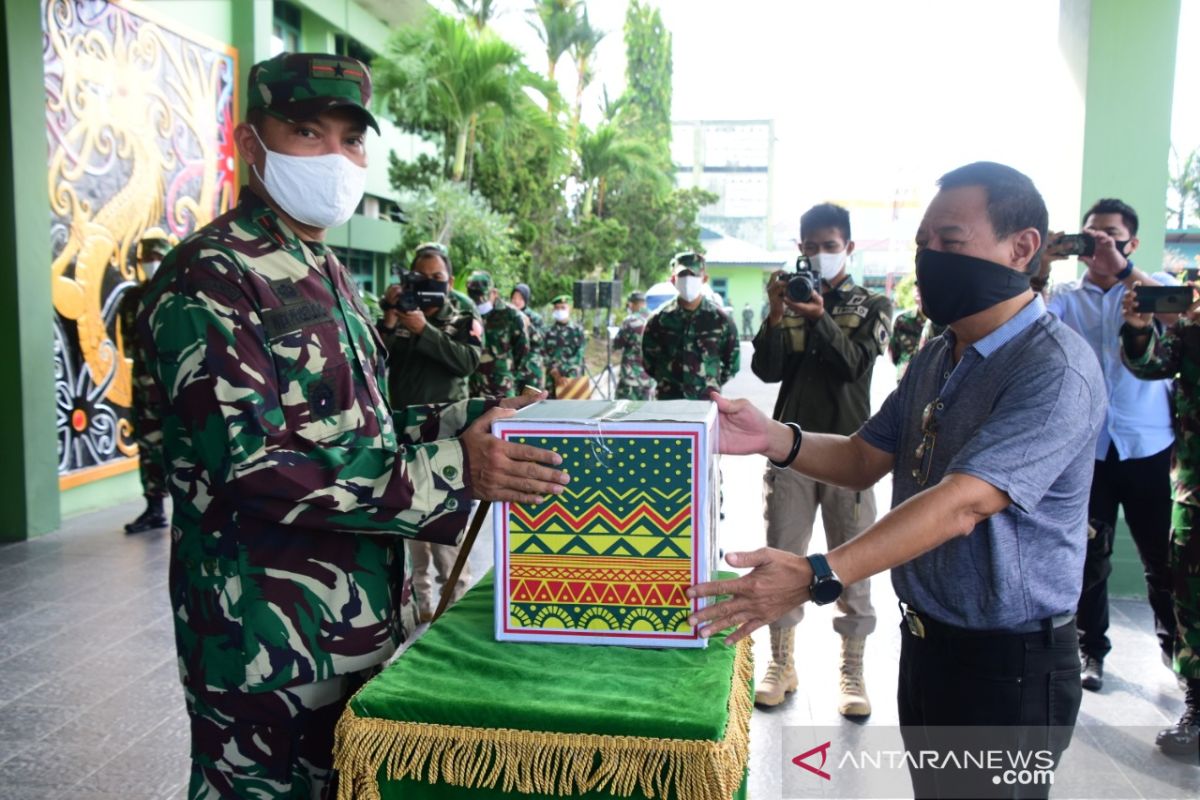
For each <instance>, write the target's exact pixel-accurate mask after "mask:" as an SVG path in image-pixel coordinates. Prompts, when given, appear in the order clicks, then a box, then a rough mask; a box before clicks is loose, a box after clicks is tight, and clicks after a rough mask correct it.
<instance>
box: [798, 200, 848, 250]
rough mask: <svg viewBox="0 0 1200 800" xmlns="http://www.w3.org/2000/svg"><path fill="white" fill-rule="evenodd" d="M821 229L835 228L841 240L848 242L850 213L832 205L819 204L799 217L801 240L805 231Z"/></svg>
mask: <svg viewBox="0 0 1200 800" xmlns="http://www.w3.org/2000/svg"><path fill="white" fill-rule="evenodd" d="M822 228H837V229H838V231H839V232H840V233H841V234H842V238H843V239H845V240H846V241H847V242H848V241H850V212H849V211H847V210H846V209H844V208H842V207H841V206H839V205H835V204H833V203H819V204H818V205H815V206H813V207H812V208H810V209H809V210H808V211H805V212H804V214H802V215H801V217H800V238H801V239H803V238H804V232H805V231H819V230H821V229H822Z"/></svg>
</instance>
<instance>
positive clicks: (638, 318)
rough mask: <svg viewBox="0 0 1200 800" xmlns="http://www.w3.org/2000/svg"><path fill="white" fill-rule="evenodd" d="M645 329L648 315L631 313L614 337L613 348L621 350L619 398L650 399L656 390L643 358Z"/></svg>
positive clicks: (618, 382)
mask: <svg viewBox="0 0 1200 800" xmlns="http://www.w3.org/2000/svg"><path fill="white" fill-rule="evenodd" d="M645 329H646V317H644V316H642V315H641V314H630V315H629V316H628V317H626V318H625V321H624V322H622V323H621V328H620V330H618V331H617V335H616V336H615V337H614V338H613V348H614V349H616V350H620V351H621V372H620V377H619V378H618V380H617V399H618V400H649V399H650V393H651V392H652V391H654V381H653V379H651V377H650V376H649V375H647V374H646V363H645V361H644V360H643V359H642V332H643V331H644V330H645Z"/></svg>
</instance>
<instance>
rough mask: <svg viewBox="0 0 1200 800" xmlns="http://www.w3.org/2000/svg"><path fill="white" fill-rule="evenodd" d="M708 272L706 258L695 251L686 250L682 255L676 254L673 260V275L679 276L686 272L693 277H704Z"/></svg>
mask: <svg viewBox="0 0 1200 800" xmlns="http://www.w3.org/2000/svg"><path fill="white" fill-rule="evenodd" d="M706 270H707V267H706V265H705V263H704V256H702V255H700V254H699V253H697V252H695V251H693V250H684V251H683V252H681V253H676V254H675V257H674V258H672V259H671V274H672V275H678V274H679V273H681V272H685V271H686V272H690V273H692V274H693V275H703V274H704V273H705V271H706Z"/></svg>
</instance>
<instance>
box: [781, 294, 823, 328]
mask: <svg viewBox="0 0 1200 800" xmlns="http://www.w3.org/2000/svg"><path fill="white" fill-rule="evenodd" d="M783 303H784V305H786V306H787V307H788V308H790V309H791V310H792V311H795V312H796V313H797V314H799V315H800V316H802V317H804V318H805V319H810V320H814V321H815V320H818V319H820V318H821V315H822V314H824V313H825V298H824V297H822V296H821V293H820V292H813V293H812V298H811V299H810V300H809V301H808V302H807V303H797V302H796V301H795V300H788V299H787V298H786V297H785V298H783Z"/></svg>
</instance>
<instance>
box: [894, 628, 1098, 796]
mask: <svg viewBox="0 0 1200 800" xmlns="http://www.w3.org/2000/svg"><path fill="white" fill-rule="evenodd" d="M924 633H925V635H924V637H923V638H922V637H918V636H917V635H915V634H914V633H913V632H912V631H911V630H909V628H908V626H907V625H906V624H903V623H902V624H901V638H902V642H901V647H900V682H899V687H898V690H897V699H898V707H899V712H900V725H901V733H902V735H903V737H904V746H905V749H906V750H907V751H908V752H909V753H919V752H920V751H934V752H937V753H942V754H945V753H949V752H951V751H954V752H958V753H961V752H963V751H964V750H971V751H974V752H978V751H981V750H1000V751H1004V752H1005V753H1006V754H1007V753H1010V752H1011V753H1014V754H1015V753H1018V752H1025V753H1030V752H1037V753H1041V754H1043V755H1041V756H1039V761H1040V763H1041V764H1043V765H1045V764H1046V762H1047V761H1049V762H1051V763H1052V765H1053V766H1051V767H1050V769H1053V768H1054V767H1057V765H1058V761H1059V758H1060V756H1061V755H1062V752H1063V751H1064V750H1065V749H1066V748H1067V745H1068V744H1070V742H1071V732H1072V730H1073V729H1074V727H1075V717H1076V715H1077V714H1078V713H1079V702H1080V699H1081V696H1082V694H1083V690H1082V687H1081V686H1080V683H1079V654H1078V647H1079V639H1078V635H1077V633H1076V630H1075V626H1074V624H1073V623H1070V622H1068V623H1067V624H1065V625H1062V626H1060V627H1058V628H1054V629H1051V628H1050V626H1049V624H1047V625H1046V626H1045V628H1044V629H1043V630H1040V631H1037V632H1035V633H1019V634H1017V633H995V632H983V633H981V632H977V631H963V630H961V629H957V628H950V627H948V626H944V625H936V624H931V623H928V622H927V623H926V625H925V630H924ZM1047 754H1048V755H1047ZM1035 763H1037V762H1035ZM909 774H910V775H911V776H912V780H913V791H914V796H915V797H918V798H925V797H1046V796H1047V795H1048V793H1049V791H1050V786H1049V784H1048V782H1043V783H1042V784H1040V785H1021V784H1014V785H1008V784H1004V783H996V782H995V780H994V778H995V777H996V773H995V772H994V771H988V770H986V769H985V770H980V769H971V768H966V769H953V770H951V769H931V768H926V769H922V768H917V767H915V766H914V765H912V764H910V769H909Z"/></svg>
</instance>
